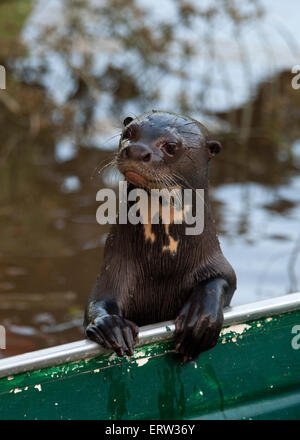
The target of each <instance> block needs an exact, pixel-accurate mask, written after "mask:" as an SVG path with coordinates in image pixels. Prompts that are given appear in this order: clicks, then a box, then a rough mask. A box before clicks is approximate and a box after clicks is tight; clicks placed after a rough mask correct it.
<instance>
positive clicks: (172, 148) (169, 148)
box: [162, 142, 178, 156]
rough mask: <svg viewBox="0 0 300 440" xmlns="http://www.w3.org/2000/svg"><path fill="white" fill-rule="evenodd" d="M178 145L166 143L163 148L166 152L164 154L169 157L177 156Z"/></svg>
mask: <svg viewBox="0 0 300 440" xmlns="http://www.w3.org/2000/svg"><path fill="white" fill-rule="evenodd" d="M177 147H178V146H177V144H176V143H175V142H166V143H165V144H163V146H162V148H163V150H164V152H165V153H166V154H167V155H168V156H175V154H176V151H177Z"/></svg>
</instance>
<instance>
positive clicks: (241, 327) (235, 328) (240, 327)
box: [221, 324, 251, 335]
mask: <svg viewBox="0 0 300 440" xmlns="http://www.w3.org/2000/svg"><path fill="white" fill-rule="evenodd" d="M249 328H251V325H248V324H237V325H232V326H230V327H226V328H223V330H222V332H221V334H222V335H226V334H227V333H237V334H239V335H241V334H242V333H244V331H245V330H248V329H249Z"/></svg>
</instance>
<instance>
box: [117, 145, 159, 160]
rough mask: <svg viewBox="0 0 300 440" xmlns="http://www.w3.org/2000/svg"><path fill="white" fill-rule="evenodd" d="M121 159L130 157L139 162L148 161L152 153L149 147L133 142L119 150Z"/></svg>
mask: <svg viewBox="0 0 300 440" xmlns="http://www.w3.org/2000/svg"><path fill="white" fill-rule="evenodd" d="M121 157H122V159H131V160H136V161H141V162H149V161H150V160H151V157H152V154H151V151H150V149H148V148H147V147H146V146H145V145H141V144H134V145H130V146H128V147H125V148H123V150H122V152H121Z"/></svg>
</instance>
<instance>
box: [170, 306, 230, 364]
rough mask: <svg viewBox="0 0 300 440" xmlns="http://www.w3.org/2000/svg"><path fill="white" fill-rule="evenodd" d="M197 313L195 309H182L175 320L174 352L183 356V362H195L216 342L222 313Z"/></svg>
mask: <svg viewBox="0 0 300 440" xmlns="http://www.w3.org/2000/svg"><path fill="white" fill-rule="evenodd" d="M199 312H200V311H199V310H198V308H197V307H195V308H192V310H191V307H184V308H183V310H182V311H181V313H180V314H179V315H178V317H177V318H176V320H175V338H176V351H177V352H178V353H179V354H181V355H182V356H183V362H189V361H193V360H195V359H196V358H197V357H198V356H199V354H200V353H201V352H203V351H206V350H209V349H210V348H213V347H214V346H215V345H216V344H217V342H218V337H219V334H220V331H221V329H222V324H223V313H222V312H221V313H217V314H214V313H199Z"/></svg>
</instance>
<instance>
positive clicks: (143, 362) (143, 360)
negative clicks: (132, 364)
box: [136, 356, 150, 367]
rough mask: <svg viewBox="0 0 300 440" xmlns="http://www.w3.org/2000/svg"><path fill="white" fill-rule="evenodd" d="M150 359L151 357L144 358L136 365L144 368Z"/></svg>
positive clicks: (138, 360) (137, 361)
mask: <svg viewBox="0 0 300 440" xmlns="http://www.w3.org/2000/svg"><path fill="white" fill-rule="evenodd" d="M149 359H150V356H148V357H146V358H143V359H137V360H136V363H137V364H138V366H139V367H142V366H143V365H145V364H146V363H147V362H148V361H149Z"/></svg>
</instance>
